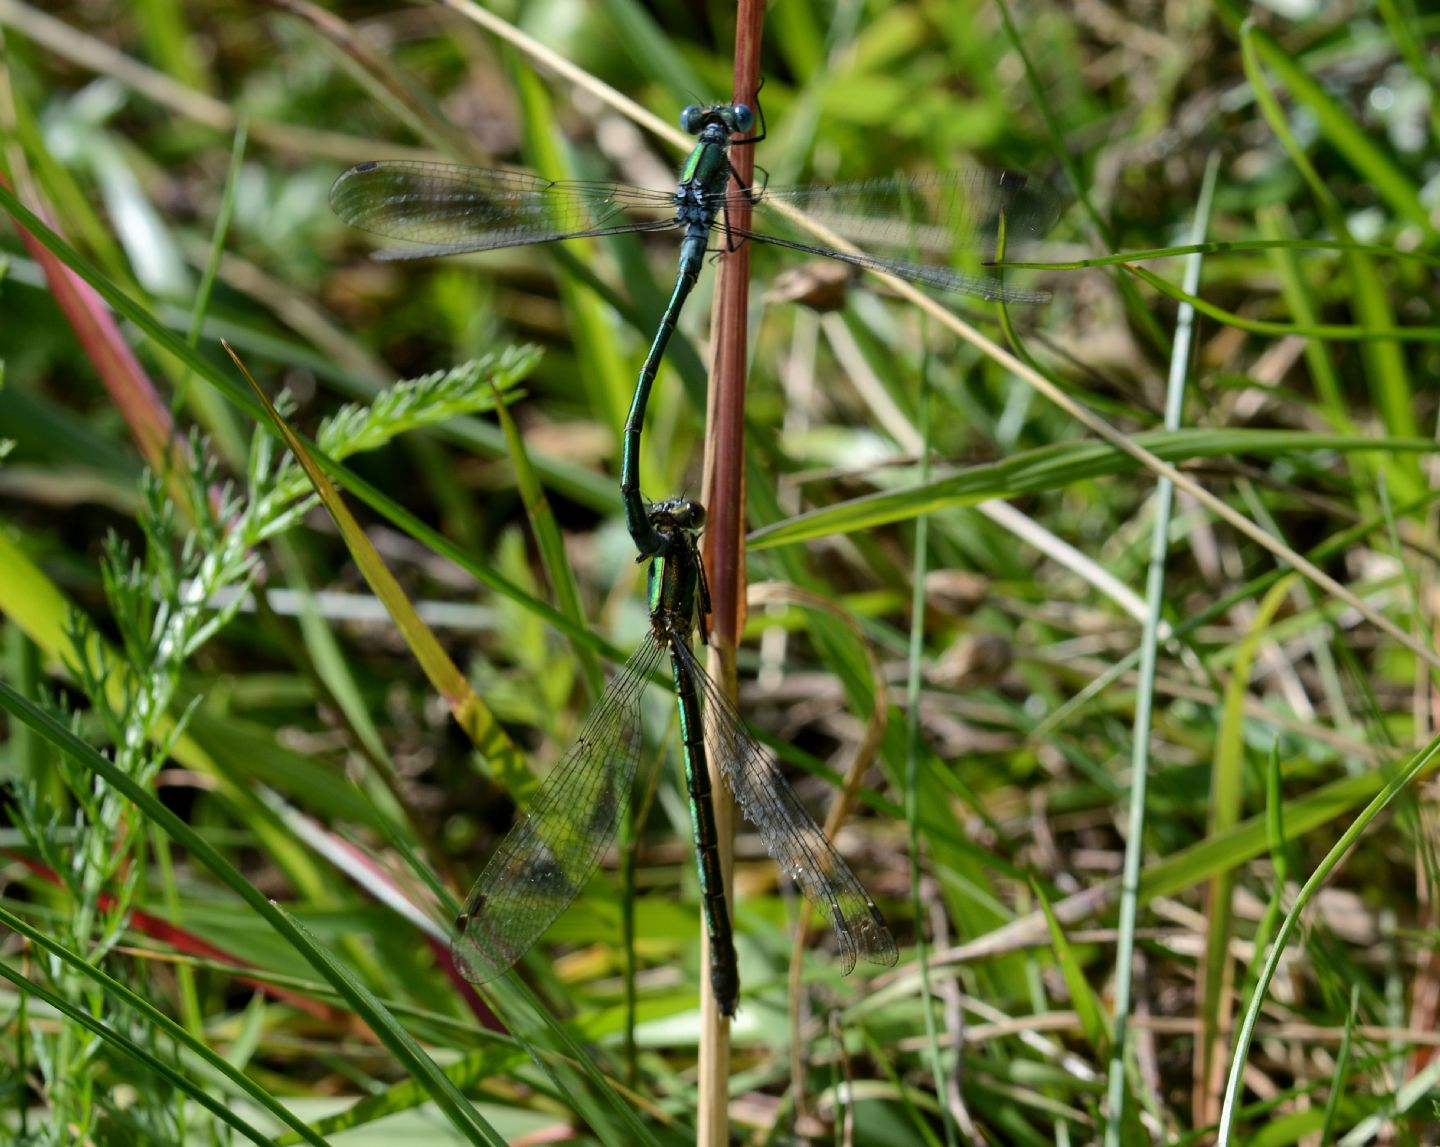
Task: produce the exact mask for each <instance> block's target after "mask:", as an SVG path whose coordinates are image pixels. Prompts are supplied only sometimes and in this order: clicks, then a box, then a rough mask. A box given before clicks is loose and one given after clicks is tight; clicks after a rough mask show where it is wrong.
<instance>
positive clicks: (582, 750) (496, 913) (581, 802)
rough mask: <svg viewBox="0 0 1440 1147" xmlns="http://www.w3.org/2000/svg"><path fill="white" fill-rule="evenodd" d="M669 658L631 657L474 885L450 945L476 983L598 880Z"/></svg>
mask: <svg viewBox="0 0 1440 1147" xmlns="http://www.w3.org/2000/svg"><path fill="white" fill-rule="evenodd" d="M665 655H666V650H665V647H664V646H663V645H661V644H660V643H659V642H658V641H657V640H655V638H654V637H653V636H651V637H647V638H646V639H645V641H644V642H643V643H642V644H641V646H640V647H639V648H638V649H637V650H636V651H635V652H634V653H633V654H631V655H630V659H629V660H628V661H626V662H625V665H624V667H623V668H622V669H621V670H620V673H619V674H618V675H617V676H616V677H615V678H614V679H613V680H612V681H611V682H610V685H609V687H608V688H607V689H606V690H605V695H604V696H603V697H602V698H601V699H600V703H599V704H598V705H597V706H596V707H595V709H594V711H593V712H592V713H591V714H590V716H589V717H588V718H587V719H586V721H585V725H584V727H583V728H582V729H581V730H580V736H579V737H578V739H577V740H576V741H575V744H574V745H572V746H571V748H570V751H569V752H568V753H566V754H565V757H564V759H563V760H561V762H560V763H559V764H558V765H556V766H555V768H553V769H552V770H551V771H550V773H549V775H548V776H546V778H545V780H544V782H543V783H542V784H541V785H540V788H539V790H538V791H537V792H536V794H535V797H534V799H533V800H532V801H531V802H530V804H529V805H528V806H527V807H526V809H525V811H524V812H523V813H522V814H521V816H520V819H519V820H518V821H517V822H516V824H515V827H513V828H512V829H511V830H510V831H509V832H508V833H507V834H506V836H505V839H503V840H502V841H501V842H500V847H499V848H497V849H496V850H495V855H494V856H492V857H491V858H490V863H488V864H487V865H486V866H485V871H484V872H482V873H481V874H480V878H479V879H478V880H477V881H475V886H474V887H473V888H472V889H471V890H470V895H469V897H467V898H466V901H465V910H464V912H463V913H462V914H461V915H460V917H459V918H458V919H457V920H456V922H455V927H456V935H455V939H454V942H453V943H452V945H451V953H452V954H453V955H454V957H455V963H456V964H457V965H458V966H459V968H460V971H461V973H462V974H463V975H464V976H465V978H466V979H467V980H469V981H470V982H471V983H473V984H484V983H488V982H489V981H491V980H493V979H495V978H496V977H497V976H499V975H502V974H503V973H504V972H506V971H507V970H508V969H509V968H510V967H511V966H512V965H514V963H515V961H516V960H518V959H519V958H520V957H521V956H522V955H524V954H525V952H526V951H527V950H528V949H529V948H530V946H531V945H532V944H534V943H535V941H536V940H538V939H539V938H540V936H541V935H542V934H543V933H544V931H545V929H547V928H548V927H550V925H551V924H552V923H553V922H554V921H555V918H556V917H557V916H559V915H560V913H561V912H563V911H565V909H566V907H567V906H568V905H569V904H570V902H571V901H572V900H574V899H575V897H576V896H578V895H579V894H580V891H581V889H583V888H584V887H585V884H586V883H587V882H588V881H589V879H590V876H591V874H592V873H594V871H595V867H596V865H597V864H598V863H599V859H600V852H601V850H602V849H603V848H604V847H605V846H606V844H608V843H609V841H610V839H611V838H612V837H613V836H614V835H615V829H616V827H617V826H618V824H619V823H620V817H621V816H622V815H623V813H624V811H625V809H626V808H627V807H628V805H629V802H630V788H631V784H632V782H633V781H634V778H635V765H636V762H637V760H638V759H639V756H640V742H641V730H640V698H641V695H642V694H643V693H644V691H645V687H646V684H647V683H648V681H649V679H650V676H651V673H652V672H653V671H654V669H655V667H656V665H657V664H658V663H659V662H660V661H661V660H662V659H663V658H664V657H665Z"/></svg>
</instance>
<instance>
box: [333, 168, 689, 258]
mask: <svg viewBox="0 0 1440 1147" xmlns="http://www.w3.org/2000/svg"><path fill="white" fill-rule="evenodd" d="M330 206H331V208H332V209H333V210H334V212H335V214H336V215H338V216H340V218H341V219H343V220H345V222H347V223H349V224H350V225H351V226H353V227H358V228H360V229H361V230H363V231H370V232H372V233H373V234H376V235H383V236H385V237H386V238H387V239H399V240H402V241H404V242H406V243H416V244H420V245H421V246H420V248H419V249H414V250H400V251H382V252H380V254H379V257H380V258H385V259H418V258H424V257H427V256H430V255H457V254H461V253H463V252H466V251H488V250H491V249H493V248H496V247H518V246H521V245H523V244H526V243H546V242H549V241H550V240H552V239H575V238H580V237H583V236H587V235H613V234H618V233H620V232H624V231H664V230H668V229H670V228H672V227H674V226H675V214H674V212H675V193H674V192H673V191H646V190H645V189H644V188H640V187H630V186H627V185H626V184H623V183H585V182H579V181H566V180H561V181H555V180H550V179H541V178H540V177H539V176H536V175H530V174H527V173H525V172H523V171H498V170H489V169H486V168H478V167H457V166H455V165H453V164H446V163H421V162H411V161H404V160H394V161H387V162H380V163H361V164H357V165H356V166H355V167H352V168H351V169H350V170H349V171H346V172H345V173H343V174H342V175H341V176H340V178H339V179H337V180H336V181H335V185H334V186H333V187H332V188H331V189H330ZM630 212H638V213H639V215H638V216H637V215H632V214H629V213H630ZM667 212H668V215H667V214H666V213H667Z"/></svg>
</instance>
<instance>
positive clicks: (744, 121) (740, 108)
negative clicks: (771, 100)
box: [730, 104, 755, 135]
mask: <svg viewBox="0 0 1440 1147" xmlns="http://www.w3.org/2000/svg"><path fill="white" fill-rule="evenodd" d="M730 124H731V127H732V129H733V130H735V131H737V132H739V133H740V134H741V135H748V134H749V133H750V132H751V131H753V130H754V129H755V113H754V111H752V110H751V108H750V105H749V104H732V105H731V107H730Z"/></svg>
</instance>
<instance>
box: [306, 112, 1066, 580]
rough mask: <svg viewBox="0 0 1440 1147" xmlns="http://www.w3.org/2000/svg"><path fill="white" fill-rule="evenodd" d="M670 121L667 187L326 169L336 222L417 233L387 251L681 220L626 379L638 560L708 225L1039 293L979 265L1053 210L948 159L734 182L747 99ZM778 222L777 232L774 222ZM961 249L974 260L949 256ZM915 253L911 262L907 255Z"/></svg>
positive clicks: (541, 239) (1017, 180)
mask: <svg viewBox="0 0 1440 1147" xmlns="http://www.w3.org/2000/svg"><path fill="white" fill-rule="evenodd" d="M680 126H681V127H683V128H684V129H685V130H686V131H687V132H689V133H690V134H691V135H694V136H697V137H698V138H697V142H696V144H695V147H694V149H693V150H692V151H691V152H690V155H689V157H688V158H687V159H686V160H685V163H684V165H683V166H682V167H681V169H680V173H679V181H678V185H677V187H676V188H675V190H673V191H670V190H665V191H659V190H648V189H646V188H643V187H632V186H629V185H627V184H623V183H607V182H583V181H576V180H560V181H555V180H549V179H542V178H540V177H539V176H536V175H528V174H525V173H523V172H517V171H499V170H488V169H483V168H470V167H456V166H453V165H449V164H441V163H419V162H409V161H391V162H378V163H362V164H359V165H357V166H355V167H352V168H351V169H350V170H349V171H347V172H345V173H344V174H343V175H341V176H340V178H339V179H337V180H336V181H335V186H334V188H332V190H331V192H330V203H331V206H332V207H333V208H334V209H335V212H336V214H337V215H339V216H340V217H341V218H342V219H344V220H345V221H346V222H348V223H351V224H353V225H354V226H356V227H359V228H362V229H364V230H366V231H371V232H374V233H375V234H378V235H383V236H385V237H387V238H391V239H399V240H402V241H405V242H410V243H414V244H417V246H416V247H414V248H412V249H408V250H388V251H383V252H381V253H380V254H379V257H380V258H384V259H414V258H424V257H426V256H431V255H456V254H461V253H464V252H468V251H485V250H491V249H493V248H497V247H516V246H520V245H522V244H526V243H545V242H549V241H551V240H556V239H576V238H582V237H586V236H599V235H615V234H619V233H622V232H627V231H673V230H683V232H684V236H683V239H682V241H681V245H680V262H679V269H678V272H677V274H676V277H675V287H674V290H673V291H672V292H671V295H670V301H669V303H668V304H667V305H666V307H665V312H664V314H663V315H662V316H661V318H660V324H659V326H658V327H657V329H656V331H655V337H654V339H653V340H652V342H651V344H650V351H649V353H648V354H647V355H646V356H645V362H644V365H643V366H642V367H641V368H640V376H639V379H638V381H637V382H636V386H635V395H634V398H633V399H632V401H631V405H630V413H629V415H628V417H627V418H626V421H625V436H624V444H623V449H622V455H621V463H620V497H621V501H622V503H623V505H624V508H625V524H626V526H627V528H628V529H629V531H630V536H631V537H632V538H633V539H634V540H635V546H636V549H637V550H638V551H639V553H640V556H641V557H642V558H645V557H648V556H650V555H651V554H654V553H657V552H659V550H660V549H661V547H662V546H663V545H664V544H665V543H666V541H667V540H668V539H667V538H666V536H665V535H664V534H663V533H662V532H660V531H659V530H657V529H656V528H655V526H654V525H653V524H652V523H651V521H650V517H649V515H648V513H647V512H646V505H645V503H644V501H643V500H642V498H641V494H640V432H641V429H642V427H643V425H644V421H645V407H646V404H647V403H648V401H649V397H650V388H651V385H652V384H653V383H654V381H655V374H656V372H657V371H658V370H659V367H660V360H661V358H662V356H663V355H664V353H665V348H666V346H667V345H668V344H669V342H670V336H671V334H672V333H673V332H674V330H675V324H676V322H677V321H678V319H679V315H680V309H681V307H682V306H684V303H685V300H686V298H687V297H688V296H689V294H690V291H691V289H692V288H693V287H694V286H695V283H696V281H697V280H698V279H699V277H700V268H701V264H702V262H703V260H704V258H705V254H706V251H707V250H708V249H709V248H708V244H709V242H710V233H711V231H712V230H718V231H720V232H721V234H722V236H723V239H724V245H725V247H726V248H727V249H731V250H733V249H734V248H735V247H736V246H738V245H739V244H740V243H742V242H744V241H745V240H748V239H753V240H755V241H757V242H764V243H770V244H774V245H776V246H779V247H787V248H790V249H792V250H795V251H802V252H805V253H807V254H811V255H823V256H826V257H828V258H831V259H840V260H843V261H844V262H846V263H850V264H853V265H855V266H859V267H868V268H871V269H874V270H879V271H887V272H889V273H890V274H893V275H898V276H900V277H901V278H904V279H909V280H910V281H912V282H915V283H919V284H922V285H924V286H929V287H936V288H939V289H941V290H946V291H958V292H960V293H962V294H967V295H972V296H975V297H978V298H982V299H997V300H1006V301H1010V302H1040V301H1043V300H1044V299H1046V298H1048V297H1049V296H1048V295H1047V294H1046V293H1045V292H1043V291H1029V290H1022V289H1017V288H1013V287H1009V286H1006V285H1005V284H1004V283H1003V282H1002V281H1001V280H1000V279H999V278H998V277H997V276H995V275H993V274H987V273H985V271H984V267H983V262H984V260H985V259H986V258H987V257H993V255H994V252H995V246H996V240H997V237H998V236H999V235H1001V234H1002V233H1003V237H1004V248H1005V252H1006V253H1007V254H1012V253H1015V252H1016V251H1017V249H1019V248H1022V247H1023V246H1025V245H1026V244H1028V243H1029V242H1031V241H1033V240H1037V239H1039V238H1041V237H1042V236H1043V235H1044V234H1045V232H1046V231H1048V230H1049V229H1050V227H1051V225H1052V224H1053V223H1054V222H1055V219H1056V217H1057V216H1058V214H1059V207H1058V202H1057V200H1056V199H1055V197H1054V195H1053V194H1052V193H1051V192H1050V191H1049V190H1048V189H1047V188H1045V187H1044V186H1043V185H1041V184H1038V183H1036V182H1034V181H1032V180H1030V179H1028V178H1027V177H1026V176H1024V175H1017V174H1015V173H1014V172H1008V171H987V170H973V171H956V172H944V173H934V174H928V175H905V176H900V175H897V176H890V177H887V178H882V179H870V180H866V181H864V182H861V183H841V184H835V185H831V186H823V185H816V186H812V187H798V188H776V187H769V186H766V187H761V188H745V187H741V186H740V184H739V180H738V178H737V179H736V180H735V181H734V186H733V187H732V186H731V183H732V176H734V174H735V172H734V169H733V167H732V166H731V164H730V158H729V149H730V148H731V147H748V146H753V145H754V144H756V143H759V142H760V140H762V139H764V138H765V127H764V123H763V119H762V122H761V125H760V131H759V133H758V134H756V135H751V136H747V138H744V139H736V140H732V139H731V136H732V135H735V134H741V135H746V133H748V132H750V131H751V130H753V129H754V127H755V113H754V111H753V110H752V109H751V108H750V106H749V105H747V104H738V103H737V104H713V105H710V106H707V107H701V106H698V105H696V106H691V107H687V108H686V109H685V110H684V111H683V112H681V114H680ZM740 204H744V205H746V206H752V207H754V208H755V209H756V211H757V214H758V215H759V217H761V218H762V219H763V220H764V226H765V228H766V230H764V231H756V230H751V229H749V228H744V229H742V228H740V227H739V226H737V225H733V224H732V223H731V220H730V216H731V212H732V211H733V210H735V209H736V207H737V206H738V205H740ZM783 208H792V209H794V210H795V211H799V212H802V213H804V214H805V215H807V216H809V217H810V218H812V219H814V220H816V221H817V222H819V223H822V224H824V225H825V226H826V227H828V228H829V229H830V230H832V231H834V232H835V233H837V234H839V235H840V236H842V237H843V238H845V239H847V240H849V241H853V242H855V243H857V244H859V245H861V246H863V247H866V248H868V249H869V251H872V252H878V253H874V254H872V253H868V252H867V253H859V252H853V251H842V250H839V249H838V248H835V247H829V246H817V245H816V244H814V243H813V242H806V241H803V240H801V239H797V238H791V237H787V236H785V235H784V234H783V232H784V231H785V230H786V229H787V228H788V229H789V230H790V231H791V232H792V234H794V233H797V232H796V231H795V227H794V224H793V223H791V222H790V221H789V220H788V219H787V218H786V217H785V215H783V214H782V212H781V210H777V209H783ZM777 231H778V232H779V233H777ZM961 256H969V257H970V258H971V260H972V263H973V264H974V267H973V269H970V270H966V269H960V268H957V267H956V266H955V265H954V264H955V263H956V261H957V260H958V259H959V258H960V257H961ZM917 259H918V260H923V261H916V260H917Z"/></svg>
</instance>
